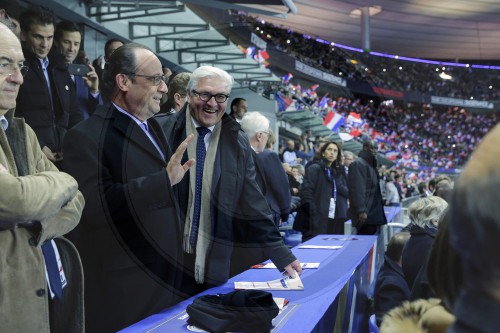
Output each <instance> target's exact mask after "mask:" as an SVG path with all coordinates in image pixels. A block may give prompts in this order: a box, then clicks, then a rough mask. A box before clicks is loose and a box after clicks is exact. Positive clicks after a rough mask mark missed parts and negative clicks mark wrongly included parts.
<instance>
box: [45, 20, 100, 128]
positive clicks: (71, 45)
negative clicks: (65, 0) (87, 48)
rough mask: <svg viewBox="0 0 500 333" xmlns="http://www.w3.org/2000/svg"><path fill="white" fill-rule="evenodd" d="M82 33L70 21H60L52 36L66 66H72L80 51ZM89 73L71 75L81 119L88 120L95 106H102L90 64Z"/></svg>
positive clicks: (95, 78) (96, 81)
mask: <svg viewBox="0 0 500 333" xmlns="http://www.w3.org/2000/svg"><path fill="white" fill-rule="evenodd" d="M81 42H82V33H81V31H80V28H78V25H76V24H75V23H74V22H71V21H61V22H59V23H58V24H57V27H56V32H55V35H54V45H55V46H56V47H57V50H58V51H59V53H60V54H62V55H63V56H64V61H65V62H66V64H67V65H70V64H73V62H74V61H75V59H76V56H77V55H78V51H80V46H81ZM86 65H87V66H88V67H89V72H88V73H87V74H85V75H73V74H72V75H71V79H72V80H73V82H74V86H75V91H76V99H77V104H78V107H79V108H80V112H81V113H82V114H83V119H88V118H89V117H90V116H91V115H92V114H93V113H94V111H95V109H96V107H97V105H99V104H102V103H103V102H102V98H101V94H100V93H99V78H98V77H97V73H96V72H95V70H94V67H92V66H91V65H90V64H86Z"/></svg>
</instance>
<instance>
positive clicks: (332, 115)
mask: <svg viewBox="0 0 500 333" xmlns="http://www.w3.org/2000/svg"><path fill="white" fill-rule="evenodd" d="M344 122H345V119H344V117H343V116H342V115H340V114H338V113H336V112H333V111H332V112H329V113H328V114H327V115H326V117H325V122H324V124H325V126H326V127H328V128H329V129H331V130H332V131H333V132H338V130H339V128H340V126H342V125H343V124H344Z"/></svg>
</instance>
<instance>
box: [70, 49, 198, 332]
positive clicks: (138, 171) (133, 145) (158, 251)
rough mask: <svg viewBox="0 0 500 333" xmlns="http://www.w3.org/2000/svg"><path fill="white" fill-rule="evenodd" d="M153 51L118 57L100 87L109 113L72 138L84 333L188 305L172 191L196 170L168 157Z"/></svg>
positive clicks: (161, 82) (101, 112)
mask: <svg viewBox="0 0 500 333" xmlns="http://www.w3.org/2000/svg"><path fill="white" fill-rule="evenodd" d="M165 81H166V78H165V76H164V75H163V73H162V68H161V62H160V60H159V59H158V58H157V57H156V55H155V54H154V53H153V52H152V51H151V50H150V49H149V48H147V47H145V46H143V45H140V44H135V43H130V44H125V45H123V46H121V47H120V48H118V49H116V50H115V51H114V52H113V54H112V55H111V57H110V59H109V61H108V62H107V64H106V68H105V70H104V73H103V81H102V84H101V90H102V93H103V94H104V95H105V97H106V98H107V99H108V100H109V101H110V104H109V105H100V106H98V107H97V110H96V111H95V113H94V115H93V116H92V117H90V118H89V119H88V120H86V121H84V122H81V123H80V124H78V125H76V126H75V127H74V128H73V129H71V130H70V131H68V133H67V135H66V138H65V140H64V154H65V156H64V167H65V170H67V171H68V172H69V173H70V174H71V175H73V176H74V177H75V178H76V180H77V181H78V183H79V185H80V189H81V191H82V193H83V195H84V197H85V199H86V202H87V204H86V206H85V210H84V212H83V216H82V221H81V223H80V226H79V227H78V228H77V229H75V231H74V232H73V233H72V234H70V235H69V237H70V238H71V239H73V240H74V242H75V245H76V246H77V248H78V250H79V252H80V254H81V257H82V262H83V268H84V272H85V310H86V314H85V317H86V327H87V331H88V332H116V331H118V330H120V329H123V328H125V327H126V326H129V325H131V324H133V323H135V322H137V321H139V320H142V319H144V318H146V317H147V316H149V315H152V314H154V313H157V312H159V311H161V310H163V309H165V308H166V307H168V306H171V305H173V304H175V303H177V302H179V301H180V300H182V299H184V298H186V297H187V296H186V295H184V294H182V293H180V291H179V290H180V287H179V285H178V283H179V282H180V280H181V277H182V275H181V267H182V247H181V237H180V235H181V234H182V231H181V230H182V229H181V221H180V220H179V216H180V212H179V211H178V208H177V207H178V204H177V203H176V202H175V200H176V199H175V196H174V193H173V188H172V187H173V186H174V185H175V184H177V183H178V182H179V181H180V180H181V179H182V177H183V176H184V173H185V172H186V171H187V170H188V169H189V167H191V166H192V165H193V164H194V161H193V160H189V161H186V162H185V163H183V164H182V165H181V164H180V160H181V157H182V155H183V153H184V150H185V149H186V146H187V144H188V143H189V142H190V140H191V139H192V137H193V136H188V138H187V139H186V140H185V141H184V142H183V143H181V144H180V147H179V149H178V150H177V151H176V153H175V154H173V155H172V153H171V151H170V149H169V144H168V142H167V141H166V139H165V136H164V135H163V133H162V131H161V129H160V128H159V126H158V124H157V123H156V121H155V120H154V119H152V117H153V115H155V114H156V113H158V112H159V111H160V100H161V97H162V95H163V94H165V93H166V92H167V85H166V83H165Z"/></svg>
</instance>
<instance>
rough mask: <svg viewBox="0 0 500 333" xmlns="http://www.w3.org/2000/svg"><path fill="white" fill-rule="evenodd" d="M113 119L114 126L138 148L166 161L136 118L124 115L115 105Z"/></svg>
mask: <svg viewBox="0 0 500 333" xmlns="http://www.w3.org/2000/svg"><path fill="white" fill-rule="evenodd" d="M113 119H114V121H113ZM111 121H113V126H114V128H115V129H116V130H118V131H119V132H121V133H122V134H123V135H124V136H125V137H126V138H127V139H128V140H129V141H130V143H131V144H134V145H135V146H136V147H137V149H139V150H143V151H145V152H147V153H148V154H149V155H151V156H152V157H154V158H156V159H158V160H160V161H162V162H164V163H165V160H164V159H163V158H162V157H161V155H160V153H159V152H158V150H157V149H156V147H155V146H154V145H153V143H152V142H151V140H149V138H148V136H147V135H146V133H144V131H143V130H142V129H141V128H140V127H139V125H137V123H136V122H135V121H134V120H132V118H130V117H128V116H127V115H124V114H123V113H121V112H120V111H118V110H116V108H114V107H113V110H112V119H111ZM160 148H161V147H160Z"/></svg>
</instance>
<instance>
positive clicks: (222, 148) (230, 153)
mask: <svg viewBox="0 0 500 333" xmlns="http://www.w3.org/2000/svg"><path fill="white" fill-rule="evenodd" d="M232 85H233V78H232V77H231V76H230V75H229V74H228V73H227V72H226V71H224V70H222V69H219V68H216V67H211V66H202V67H199V68H197V69H196V70H194V71H193V73H192V74H191V79H190V80H189V83H188V96H189V97H188V103H187V104H186V105H185V106H184V107H183V108H182V109H181V111H180V112H178V113H176V114H173V115H170V116H168V117H163V118H161V119H160V121H161V125H162V129H163V132H164V133H165V134H166V135H167V137H168V141H169V143H170V144H171V146H172V147H173V148H175V147H178V146H179V144H180V143H181V140H183V138H185V137H186V136H187V135H192V134H194V135H195V138H196V140H193V143H192V144H190V145H189V146H188V148H187V152H186V154H184V157H183V161H184V160H187V159H188V158H196V170H195V171H196V172H189V176H188V177H184V179H183V180H182V181H181V182H180V183H179V184H178V185H177V186H175V191H176V194H177V199H178V202H179V204H180V206H181V220H182V221H183V222H184V232H183V240H182V242H183V247H184V253H185V255H184V261H185V265H186V272H185V273H186V274H185V277H184V282H185V283H186V291H187V292H190V293H192V294H196V293H198V292H200V291H202V290H205V289H206V288H207V287H210V286H212V285H218V284H221V283H224V282H225V281H226V280H227V279H228V277H229V266H230V257H231V252H232V248H233V246H246V247H250V248H256V247H260V248H262V249H263V251H264V253H265V254H266V257H268V258H271V260H272V261H273V262H274V263H275V264H276V267H277V268H278V269H279V270H280V271H284V270H286V272H287V273H288V274H289V275H291V276H292V277H294V276H295V274H296V273H297V272H298V273H299V274H300V272H301V267H300V264H299V262H298V260H297V259H296V258H295V256H294V255H293V254H292V252H291V251H290V249H288V247H287V246H286V245H285V244H284V243H283V239H282V238H281V235H280V233H279V232H278V229H277V228H276V225H275V224H274V222H273V220H272V218H271V212H270V210H269V207H268V205H267V202H266V199H265V198H264V196H263V195H262V192H261V191H260V189H259V186H258V185H257V182H256V181H255V166H254V161H253V158H252V148H251V146H250V143H249V141H248V137H247V136H246V135H245V134H244V133H243V132H242V131H241V128H240V125H239V124H238V123H237V122H236V121H234V120H233V119H232V118H231V117H230V116H229V115H227V114H226V108H227V100H228V98H229V94H230V93H231V88H232ZM195 141H196V142H195ZM193 171H194V170H193ZM233 226H236V227H237V228H238V229H239V228H241V229H245V233H246V236H247V237H245V243H241V244H236V243H233V233H234V229H233Z"/></svg>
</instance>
